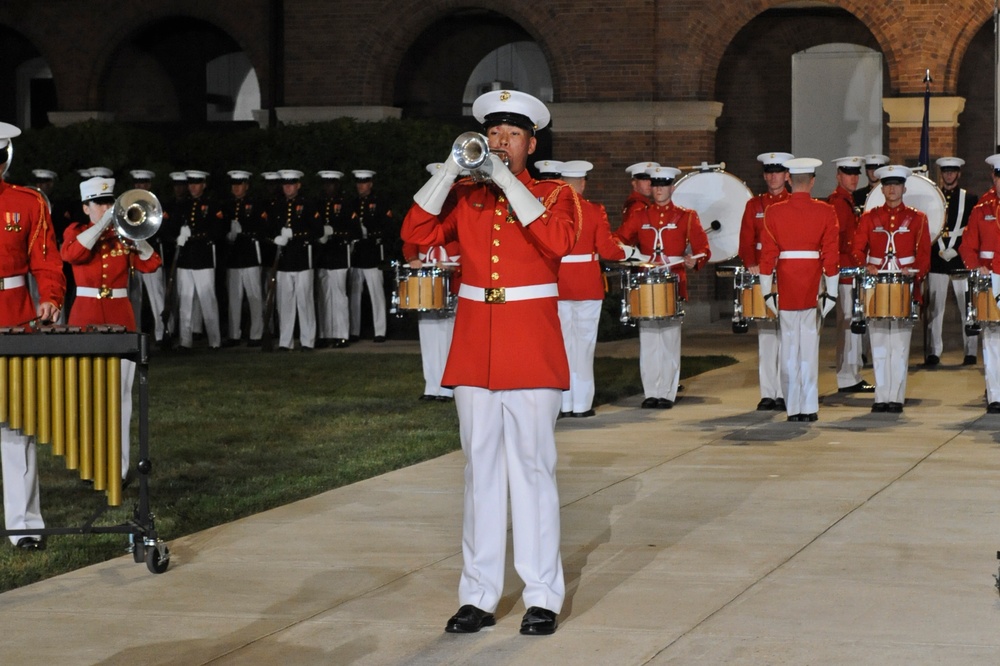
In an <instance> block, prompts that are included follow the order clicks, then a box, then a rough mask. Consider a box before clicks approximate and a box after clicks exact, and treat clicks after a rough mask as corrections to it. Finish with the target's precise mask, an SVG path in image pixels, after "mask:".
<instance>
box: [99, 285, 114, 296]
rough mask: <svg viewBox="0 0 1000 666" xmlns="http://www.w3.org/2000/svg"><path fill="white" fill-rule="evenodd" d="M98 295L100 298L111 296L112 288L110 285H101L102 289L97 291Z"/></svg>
mask: <svg viewBox="0 0 1000 666" xmlns="http://www.w3.org/2000/svg"><path fill="white" fill-rule="evenodd" d="M97 297H98V298H110V297H111V288H110V287H101V289H100V291H98V292H97Z"/></svg>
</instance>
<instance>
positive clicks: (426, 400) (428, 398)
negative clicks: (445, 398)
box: [417, 393, 437, 402]
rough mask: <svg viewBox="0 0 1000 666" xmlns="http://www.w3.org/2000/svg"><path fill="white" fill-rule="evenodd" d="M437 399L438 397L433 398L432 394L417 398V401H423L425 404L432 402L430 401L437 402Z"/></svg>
mask: <svg viewBox="0 0 1000 666" xmlns="http://www.w3.org/2000/svg"><path fill="white" fill-rule="evenodd" d="M436 399H437V396H433V395H431V394H430V393H424V394H423V395H422V396H420V397H419V398H417V400H422V401H423V402H430V401H432V400H436Z"/></svg>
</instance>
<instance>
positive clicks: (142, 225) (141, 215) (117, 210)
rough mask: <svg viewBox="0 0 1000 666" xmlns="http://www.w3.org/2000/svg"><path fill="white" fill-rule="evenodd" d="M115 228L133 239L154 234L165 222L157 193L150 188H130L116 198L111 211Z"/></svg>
mask: <svg viewBox="0 0 1000 666" xmlns="http://www.w3.org/2000/svg"><path fill="white" fill-rule="evenodd" d="M111 214H112V219H113V221H114V225H115V230H116V231H117V232H118V235H119V236H121V237H122V238H125V239H127V240H131V241H141V240H146V239H147V238H150V237H151V236H153V234H155V233H156V231H157V230H158V229H159V228H160V223H161V222H163V207H162V206H161V205H160V200H159V199H157V198H156V195H155V194H153V193H152V192H150V191H148V190H140V189H135V190H128V191H127V192H124V193H122V195H121V196H120V197H118V198H117V199H115V205H114V207H113V208H112V211H111Z"/></svg>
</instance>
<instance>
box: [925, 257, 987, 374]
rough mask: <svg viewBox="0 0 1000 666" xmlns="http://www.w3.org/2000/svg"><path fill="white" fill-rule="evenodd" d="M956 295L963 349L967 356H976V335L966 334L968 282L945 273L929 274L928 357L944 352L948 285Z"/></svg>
mask: <svg viewBox="0 0 1000 666" xmlns="http://www.w3.org/2000/svg"><path fill="white" fill-rule="evenodd" d="M949 284H950V285H951V290H952V292H954V294H955V302H956V303H957V304H958V313H959V317H960V319H959V321H960V322H961V324H960V325H961V328H962V349H964V350H965V355H966V356H975V355H976V353H977V352H976V347H977V343H976V337H977V336H975V335H966V334H965V292H967V291H968V290H969V282H968V281H967V280H964V279H963V280H953V279H951V276H950V275H947V274H945V273H928V274H927V319H928V321H927V350H926V353H927V355H928V356H930V355H934V356H938V357H940V356H941V352H943V351H944V337H943V335H942V330H943V328H944V311H945V305H946V304H947V302H948V285H949Z"/></svg>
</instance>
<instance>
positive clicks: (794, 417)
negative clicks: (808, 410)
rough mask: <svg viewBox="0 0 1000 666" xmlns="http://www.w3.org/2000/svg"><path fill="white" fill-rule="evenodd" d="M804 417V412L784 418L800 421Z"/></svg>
mask: <svg viewBox="0 0 1000 666" xmlns="http://www.w3.org/2000/svg"><path fill="white" fill-rule="evenodd" d="M804 417H805V414H792V415H791V416H789V417H788V418H787V419H785V420H786V421H801V420H803V418H804Z"/></svg>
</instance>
